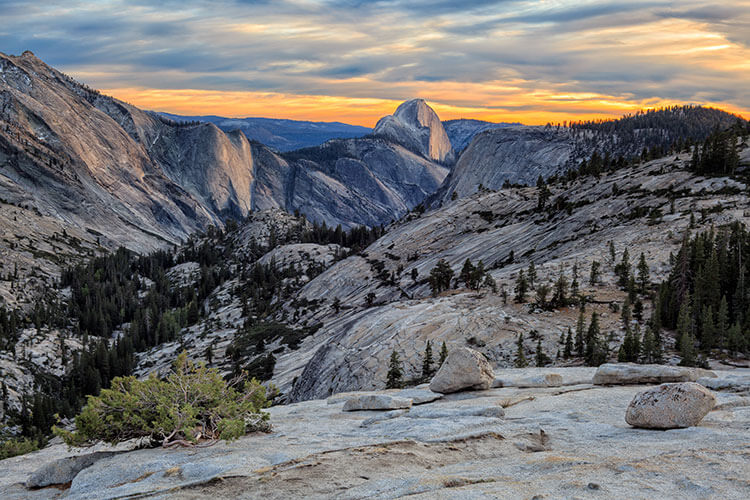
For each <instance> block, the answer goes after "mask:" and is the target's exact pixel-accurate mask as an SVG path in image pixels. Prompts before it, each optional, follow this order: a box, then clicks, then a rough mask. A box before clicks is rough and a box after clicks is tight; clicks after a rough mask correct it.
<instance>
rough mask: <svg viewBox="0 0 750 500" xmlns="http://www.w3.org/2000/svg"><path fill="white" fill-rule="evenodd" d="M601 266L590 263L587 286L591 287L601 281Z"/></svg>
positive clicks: (594, 262) (597, 263)
mask: <svg viewBox="0 0 750 500" xmlns="http://www.w3.org/2000/svg"><path fill="white" fill-rule="evenodd" d="M601 267H602V265H601V264H600V263H599V262H597V261H592V262H591V272H590V273H589V284H590V285H591V286H594V285H596V284H597V283H599V281H601V276H602V271H601Z"/></svg>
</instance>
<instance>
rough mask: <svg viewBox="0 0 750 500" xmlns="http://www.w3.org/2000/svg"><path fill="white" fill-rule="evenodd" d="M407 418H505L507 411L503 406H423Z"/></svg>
mask: <svg viewBox="0 0 750 500" xmlns="http://www.w3.org/2000/svg"><path fill="white" fill-rule="evenodd" d="M406 416H407V417H409V418H458V417H487V418H503V417H504V416H505V410H504V409H503V407H502V406H469V407H463V408H440V407H433V406H423V407H420V408H414V409H412V410H411V411H410V412H409V413H408V414H407V415H406Z"/></svg>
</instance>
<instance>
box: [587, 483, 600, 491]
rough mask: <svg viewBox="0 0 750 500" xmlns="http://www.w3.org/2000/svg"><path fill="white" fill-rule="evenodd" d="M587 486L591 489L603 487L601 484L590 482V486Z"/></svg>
mask: <svg viewBox="0 0 750 500" xmlns="http://www.w3.org/2000/svg"><path fill="white" fill-rule="evenodd" d="M587 488H588V489H590V490H599V489H601V486H599V485H598V484H596V483H589V484H588V486H587Z"/></svg>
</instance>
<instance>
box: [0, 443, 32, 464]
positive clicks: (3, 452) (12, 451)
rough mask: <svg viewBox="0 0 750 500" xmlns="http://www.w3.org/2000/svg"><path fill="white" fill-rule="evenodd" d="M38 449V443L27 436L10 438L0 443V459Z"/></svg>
mask: <svg viewBox="0 0 750 500" xmlns="http://www.w3.org/2000/svg"><path fill="white" fill-rule="evenodd" d="M38 449H39V443H38V442H37V441H36V440H33V439H29V438H10V439H8V440H6V441H3V442H1V443H0V460H5V459H6V458H10V457H15V456H18V455H24V454H26V453H31V452H32V451H36V450H38Z"/></svg>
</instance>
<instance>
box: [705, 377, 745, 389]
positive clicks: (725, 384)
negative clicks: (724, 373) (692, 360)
mask: <svg viewBox="0 0 750 500" xmlns="http://www.w3.org/2000/svg"><path fill="white" fill-rule="evenodd" d="M697 382H698V383H699V384H700V385H702V386H704V387H708V388H709V389H713V390H714V391H724V392H748V391H750V375H745V376H731V375H730V376H728V377H718V378H710V377H701V378H699V379H698V380H697Z"/></svg>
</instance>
